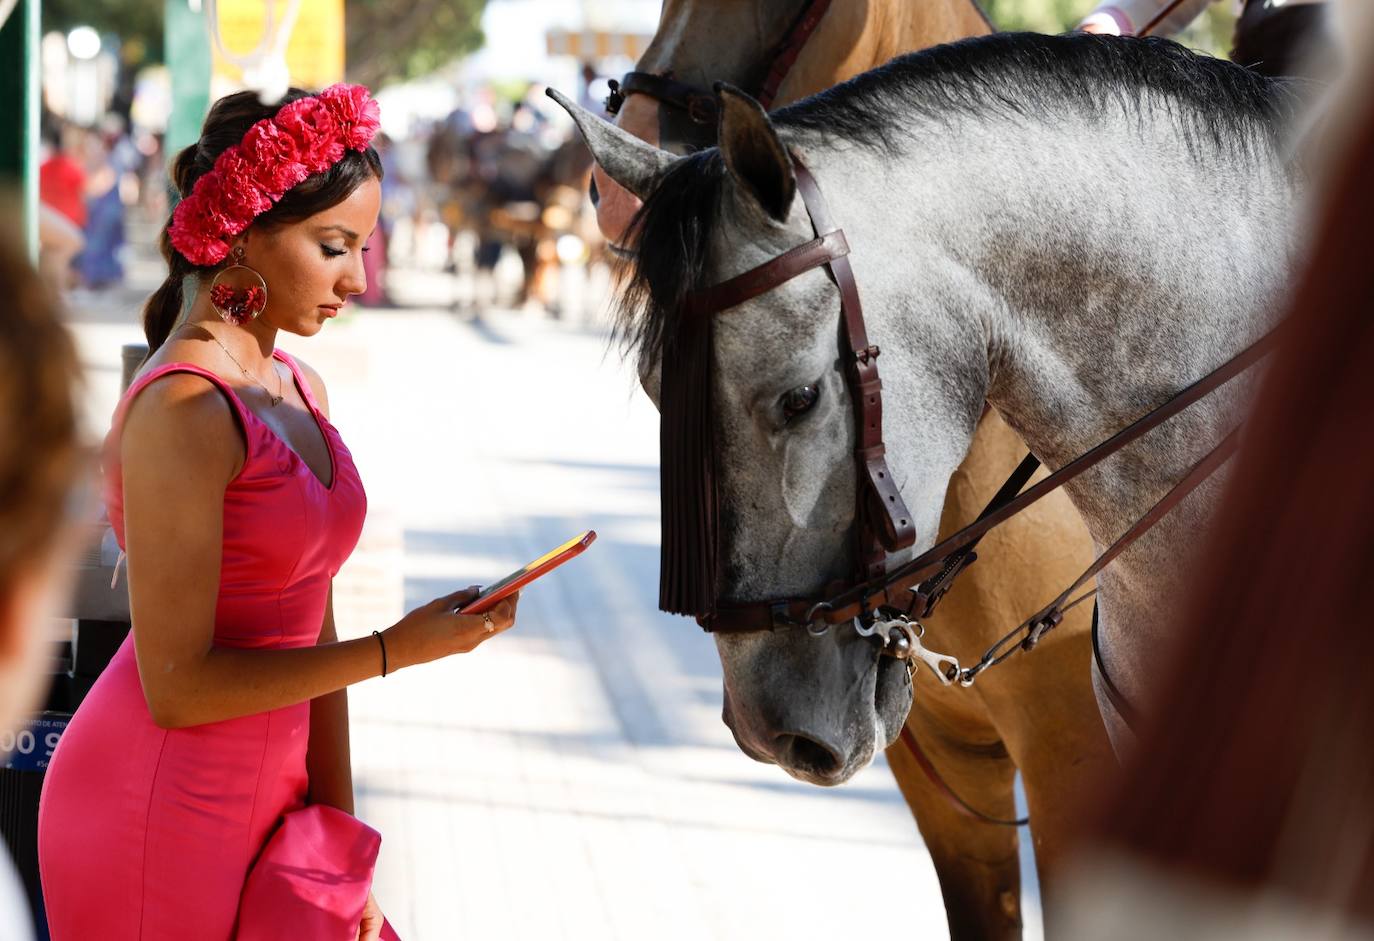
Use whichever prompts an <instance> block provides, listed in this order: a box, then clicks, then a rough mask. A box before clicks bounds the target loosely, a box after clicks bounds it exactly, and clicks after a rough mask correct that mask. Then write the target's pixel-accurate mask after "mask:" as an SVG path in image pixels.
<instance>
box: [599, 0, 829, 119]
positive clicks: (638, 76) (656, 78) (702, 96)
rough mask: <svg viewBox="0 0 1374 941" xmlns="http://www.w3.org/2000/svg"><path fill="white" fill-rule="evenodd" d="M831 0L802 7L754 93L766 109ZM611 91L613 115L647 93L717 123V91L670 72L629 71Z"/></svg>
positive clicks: (609, 99)
mask: <svg viewBox="0 0 1374 941" xmlns="http://www.w3.org/2000/svg"><path fill="white" fill-rule="evenodd" d="M830 2H831V0H809V2H808V3H807V4H806V6H805V7H803V8H802V11H801V13H800V14H798V16H797V19H796V20H795V21H794V22H793V23H792V26H791V27H790V28H789V29H788V30H787V32H786V34H784V36H783V38H782V42H781V43H779V45H778V47H777V49H776V51H775V52H774V53H773V62H772V65H771V66H769V68H768V74H767V75H765V76H764V78H763V81H762V82H761V83H759V87H758V88H756V89H753V90H752V92H751V94H752V97H753V98H754V100H755V101H757V102H758V103H759V104H760V105H762V106H763V109H764V110H765V111H767V110H768V109H769V108H771V107H772V106H773V101H774V100H775V99H776V98H777V97H778V89H779V88H781V87H782V83H783V80H784V79H786V78H787V73H788V72H790V71H791V70H792V66H793V65H795V64H796V61H797V57H798V56H800V55H801V52H802V50H803V49H805V48H806V43H807V40H809V39H810V38H811V34H812V33H814V32H815V31H816V27H817V26H819V25H820V22H821V17H823V16H825V11H826V10H828V9H830ZM610 86H611V93H610V95H608V96H607V98H606V111H607V112H608V113H610V114H612V115H615V114H619V113H620V107H621V105H623V104H624V103H625V99H626V98H627V97H628V96H630V95H636V94H638V95H647V96H649V97H650V98H653V99H654V100H656V101H658V102H659V103H660V104H665V105H671V106H673V107H675V108H679V109H681V110H682V111H684V112H686V113H687V116H688V117H690V118H691V119H692V121H693V123H695V124H703V125H708V126H710V127H711V128H713V129H714V128H715V126H716V117H717V113H718V111H719V105H718V104H717V103H716V96H715V93H714V92H712V91H711V90H710V89H709V88H702V87H700V86H698V85H690V84H688V83H686V82H679V81H677V80H676V79H674V78H673V75H672V73H671V72H668V73H666V74H664V75H655V74H653V73H652V72H626V73H625V77H624V78H622V79H621V80H620V81H618V82H617V81H615V80H614V79H612V80H611V83H610Z"/></svg>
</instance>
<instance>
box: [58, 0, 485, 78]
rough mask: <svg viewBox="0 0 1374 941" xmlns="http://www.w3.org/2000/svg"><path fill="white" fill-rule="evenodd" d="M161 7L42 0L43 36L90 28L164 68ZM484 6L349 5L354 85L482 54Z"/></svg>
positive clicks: (466, 1) (375, 0)
mask: <svg viewBox="0 0 1374 941" xmlns="http://www.w3.org/2000/svg"><path fill="white" fill-rule="evenodd" d="M277 2H278V3H282V2H284V0H277ZM164 3H165V0H100V2H98V3H93V2H92V0H43V31H44V32H47V31H49V30H60V31H62V32H67V31H69V30H71V29H73V28H74V27H77V26H91V27H94V28H95V30H96V31H97V32H100V33H102V34H110V35H115V36H118V37H119V39H120V41H121V43H122V44H123V46H124V47H125V48H126V50H128V49H130V48H132V49H135V50H137V51H138V52H139V53H140V54H138V55H136V56H134V57H133V63H134V64H137V63H138V62H140V61H148V62H160V61H162V58H163V50H162V20H163V6H164ZM485 6H486V0H346V2H345V4H344V17H345V36H346V40H345V41H346V43H347V46H348V48H347V52H346V58H345V62H346V63H347V71H348V77H349V79H350V80H351V81H355V82H362V83H364V84H367V85H378V84H381V83H383V82H386V81H388V80H392V79H405V78H413V77H415V76H417V75H424V74H426V73H428V72H432V71H434V70H435V69H437V68H439V67H440V66H442V65H444V64H445V63H447V62H451V61H452V60H454V59H456V58H458V57H460V56H463V55H466V54H467V53H469V52H472V51H473V50H475V49H478V48H480V47H481V45H482V30H481V26H480V22H481V17H482V9H483V7H485ZM126 61H129V60H128V58H126Z"/></svg>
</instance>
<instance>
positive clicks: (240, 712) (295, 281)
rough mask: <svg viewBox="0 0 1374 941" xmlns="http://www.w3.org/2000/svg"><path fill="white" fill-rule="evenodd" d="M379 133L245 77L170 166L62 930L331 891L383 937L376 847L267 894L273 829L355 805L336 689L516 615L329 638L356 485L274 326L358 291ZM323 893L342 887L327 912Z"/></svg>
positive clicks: (118, 481) (215, 924) (109, 489)
mask: <svg viewBox="0 0 1374 941" xmlns="http://www.w3.org/2000/svg"><path fill="white" fill-rule="evenodd" d="M376 130H377V105H376V103H375V102H373V101H372V100H371V98H370V97H369V96H368V94H367V91H366V89H363V88H361V87H359V86H347V85H336V86H333V87H332V88H329V89H326V90H325V91H323V92H321V93H319V94H318V95H308V94H306V93H304V92H300V91H297V90H292V91H291V92H290V93H289V94H288V95H287V97H286V98H285V99H284V100H283V102H282V103H281V104H279V105H274V106H264V105H262V104H261V103H260V102H259V100H258V98H257V96H256V95H255V94H253V93H247V92H245V93H240V94H236V95H230V96H229V97H227V98H224V99H222V100H220V101H219V102H217V103H216V104H215V106H214V107H213V108H212V109H211V111H210V114H209V116H208V117H207V118H206V121H205V126H204V129H203V131H202V134H201V137H200V140H199V141H198V142H197V143H196V144H195V145H193V146H191V147H188V148H187V149H186V150H184V151H182V153H181V154H180V156H179V157H178V158H177V159H176V162H175V164H174V167H173V175H174V180H175V183H176V186H177V189H178V190H179V191H180V192H181V193H182V194H183V195H185V197H186V198H184V199H183V200H182V202H181V203H180V204H179V205H178V206H177V208H176V210H175V211H174V213H173V214H172V218H171V220H170V221H169V223H168V225H167V228H166V229H165V230H164V232H163V236H162V248H163V253H164V255H165V256H166V257H167V259H168V264H169V268H170V271H169V274H168V277H167V280H166V281H165V282H164V283H163V285H162V286H161V287H160V288H159V289H158V291H157V292H156V293H155V294H154V295H153V296H152V298H151V299H150V300H149V302H148V305H147V307H146V309H145V312H144V329H145V332H146V334H147V336H148V345H149V350H150V356H149V359H148V361H147V362H146V363H145V365H144V367H143V369H142V371H141V374H140V375H139V376H138V377H137V378H136V379H135V381H134V382H133V384H132V385H131V386H130V388H129V390H128V392H127V393H126V394H125V397H124V399H123V400H122V401H121V403H120V405H119V407H118V408H117V409H116V412H115V416H114V422H113V427H112V429H111V432H110V437H109V439H108V442H107V455H106V493H105V499H106V504H107V508H108V510H109V515H110V520H111V523H112V525H113V526H114V529H115V533H116V535H117V536H118V537H119V539H120V543H121V546H122V547H123V548H124V549H125V550H126V552H127V559H128V579H129V596H130V604H131V611H132V620H133V631H132V633H131V634H130V638H129V639H128V640H126V641H125V643H124V645H123V647H121V648H120V650H119V652H118V653H117V654H116V655H115V657H114V659H113V660H112V661H111V663H110V665H109V667H108V668H107V669H106V670H105V672H104V674H103V675H102V676H101V678H100V680H99V682H98V683H97V684H96V685H95V687H94V688H93V689H92V690H91V692H90V694H89V695H88V696H87V697H86V699H85V701H84V702H83V704H82V706H81V708H80V710H79V711H78V712H77V714H76V716H75V718H74V719H73V720H72V723H71V725H70V727H69V728H68V730H67V732H66V734H65V735H64V736H63V739H62V742H61V744H60V745H59V747H58V749H57V753H56V754H55V755H54V758H53V762H52V765H51V767H50V769H49V771H48V775H47V780H46V782H45V784H44V791H43V799H42V806H41V808H40V812H39V855H40V863H41V867H42V875H43V883H44V900H45V904H46V906H47V909H48V914H49V918H50V922H51V926H52V936H53V938H54V941H67V939H87V938H101V939H126V938H129V939H131V938H142V939H161V938H187V937H194V938H197V939H201V938H204V939H213V938H230V937H232V936H235V935H236V933H237V936H238V937H240V938H245V937H254V938H258V937H276V936H280V937H302V938H304V937H312V938H313V937H320V936H321V933H320V932H321V931H322V930H323V929H320V928H319V927H318V925H319V924H320V923H321V922H320V916H321V913H322V911H323V914H324V915H326V916H335V915H337V916H338V918H336V919H335V921H332V922H329V923H330V924H331V925H336V924H337V923H338V921H339V920H340V919H342V920H345V921H347V925H345V929H346V930H343V931H340V932H336V933H335V934H334V935H332V936H338V937H348V938H350V939H351V938H354V937H357V938H361V939H366V941H371V939H375V938H377V937H379V932H381V928H382V916H381V913H380V911H379V910H378V907H377V904H376V901H375V900H374V899H373V898H372V897H371V893H370V892H366V893H365V894H363V893H361V892H357V887H358V885H359V884H360V883H361V884H362V885H363V886H366V885H370V880H371V871H370V862H371V861H370V859H369V860H367V866H366V871H365V872H364V873H363V874H362V875H361V877H359V876H358V874H357V869H356V867H355V868H353V869H350V870H349V873H350V875H349V876H348V877H347V878H343V877H340V878H336V879H329V878H323V877H322V878H320V879H318V880H316V882H315V883H314V884H313V886H312V887H311V891H314V892H319V893H323V894H324V896H325V897H324V898H323V899H320V898H316V899H315V907H314V909H312V910H310V911H305V910H297V909H293V908H290V907H287V908H286V909H283V910H277V908H276V907H275V906H276V905H277V904H279V903H281V902H282V900H284V899H285V900H292V901H299V897H298V896H299V893H298V894H297V895H293V894H292V893H291V892H278V893H277V894H276V895H272V894H271V892H267V893H266V895H267V896H268V897H270V899H271V900H272V903H271V904H270V905H267V906H265V907H266V908H267V909H269V910H266V911H264V910H263V909H264V905H263V904H262V899H263V898H264V893H263V892H261V891H259V889H260V888H261V886H260V885H259V884H258V882H257V881H256V880H258V877H259V875H260V874H261V872H262V870H264V868H265V866H266V863H265V862H264V860H266V859H267V858H268V857H269V856H271V855H272V854H273V853H274V848H275V847H276V846H277V838H276V837H275V836H273V831H274V830H278V831H279V833H278V835H280V834H281V833H285V832H288V829H289V828H288V827H287V826H286V825H285V824H284V823H283V821H290V820H292V819H300V818H299V817H295V816H294V814H295V813H297V812H300V813H304V811H301V808H302V807H303V806H305V805H326V807H332V808H338V809H339V810H340V811H343V812H347V813H351V811H352V809H353V794H352V781H351V773H350V770H349V754H348V731H347V721H348V707H347V700H346V698H345V694H344V692H343V690H344V688H345V687H346V686H348V685H349V684H351V683H357V682H359V681H360V680H365V679H368V678H370V677H374V676H385V675H386V674H387V673H389V672H394V671H396V670H398V669H402V668H404V667H407V666H410V665H411V664H416V663H423V662H426V661H429V660H434V659H437V658H439V657H443V656H447V655H449V654H453V653H463V652H467V651H470V650H472V649H473V648H474V647H476V646H477V645H478V644H479V643H481V641H483V640H484V639H486V638H487V637H489V636H491V635H492V634H494V633H496V632H499V631H502V630H505V629H506V628H508V627H510V626H511V625H512V623H513V620H514V614H515V603H514V601H512V602H510V603H508V604H504V605H502V606H501V607H499V608H497V609H495V610H494V611H493V612H492V613H491V614H490V615H484V616H480V617H471V616H463V615H458V614H455V613H454V612H455V609H456V608H457V607H459V606H461V605H462V604H463V603H464V602H465V601H466V600H467V599H469V598H470V597H471V596H472V594H473V592H472V591H471V590H467V591H460V592H456V593H454V594H452V595H448V596H447V597H444V598H439V599H437V600H435V601H433V602H431V603H430V604H428V605H425V606H424V607H422V608H419V609H417V610H415V611H412V612H410V613H409V614H407V615H406V616H405V617H404V618H402V619H401V620H400V621H399V622H398V623H396V624H395V625H393V626H391V627H389V628H387V629H386V630H385V631H380V632H378V631H374V632H373V636H371V637H365V638H360V639H357V640H352V641H345V642H342V643H341V642H339V641H338V640H337V638H336V636H335V631H334V616H333V610H332V602H331V589H330V583H331V579H332V577H333V575H334V574H335V573H336V572H337V571H338V570H339V567H340V566H341V565H342V564H343V562H344V560H345V559H346V558H347V557H348V555H349V553H350V552H351V551H352V549H353V547H354V545H355V544H356V542H357V539H358V534H359V532H360V530H361V528H362V523H363V516H364V513H365V497H364V494H363V489H362V485H361V483H360V481H359V479H358V474H357V471H356V469H355V468H354V466H353V461H352V459H351V458H350V456H349V453H348V450H347V448H345V447H344V444H343V442H342V440H341V439H340V437H339V434H338V432H337V431H336V430H335V428H334V426H333V425H331V424H330V423H329V405H328V397H327V395H326V392H325V387H324V384H323V382H322V381H321V380H320V377H319V376H318V375H317V374H316V373H315V372H314V371H313V370H312V369H310V368H309V367H308V366H306V365H304V364H303V363H300V362H297V361H296V360H294V359H292V358H291V357H290V356H287V355H286V354H285V353H282V352H281V351H279V350H276V349H275V344H276V338H277V335H278V333H279V332H281V331H285V332H287V333H292V334H296V335H299V336H312V335H314V334H315V333H318V332H319V331H320V329H321V328H322V327H323V326H324V324H325V322H326V321H328V320H329V319H330V318H332V317H334V316H336V315H337V314H338V312H339V309H340V308H341V307H343V305H344V304H345V302H346V301H347V300H348V298H349V297H350V296H351V295H354V294H358V293H361V292H362V291H363V290H364V289H365V287H366V283H365V279H364V275H363V263H362V255H361V252H362V251H363V246H364V243H365V242H366V240H367V237H368V235H369V233H371V232H372V230H373V227H374V226H375V225H376V222H377V214H378V207H379V202H380V193H381V188H380V178H381V175H382V169H381V163H380V161H379V159H378V157H377V153H376V151H375V150H373V149H372V147H371V146H370V142H371V140H372V137H373V135H374V134H375V133H376ZM187 277H192V278H194V279H195V282H196V288H197V289H196V290H195V294H194V298H193V300H192V302H191V305H190V308H189V312H188V314H187V316H186V321H185V322H184V323H181V324H180V325H178V316H179V312H180V310H181V308H182V285H183V281H184V279H186V278H187ZM315 809H316V807H315V806H311V807H310V808H309V810H310V811H314V810H315ZM320 819H325V820H329V821H337V820H338V819H339V815H337V813H336V812H333V811H330V812H329V813H328V814H325V815H322V816H321V818H320ZM342 819H344V820H349V821H351V820H352V818H351V817H344V818H342ZM279 825H280V826H279ZM291 832H296V831H291ZM367 832H368V833H370V832H371V831H367ZM372 836H373V837H375V834H372ZM269 837H272V840H271V843H270V844H269V843H268V841H269ZM265 845H266V849H264V847H265ZM372 852H373V853H375V843H374V844H373V849H372ZM260 856H261V857H262V858H259V857H260ZM318 865H319V864H318V863H314V862H312V863H311V864H310V866H307V867H304V869H297V870H296V873H297V875H300V874H301V873H302V872H303V871H304V870H305V869H309V870H312V871H313V869H314V868H316V867H317V866H318ZM277 871H278V872H281V871H282V870H281V869H280V867H279V868H278V870H277ZM331 890H337V891H338V892H339V893H340V894H341V896H348V899H347V900H346V901H347V904H345V901H340V902H339V905H341V906H344V907H345V908H346V907H347V906H348V905H352V904H353V901H352V900H353V899H354V898H356V903H357V904H356V908H353V909H352V910H343V911H334V912H331V911H329V910H328V909H329V908H330V906H331V905H332V904H333V902H332V901H331V899H330V898H329V897H328V896H329V892H330V891H331ZM350 892H353V893H355V894H353V895H350ZM240 896H242V901H241V899H240ZM307 916H309V917H310V918H311V919H312V920H310V921H309V925H310V926H311V927H304V925H305V922H302V921H298V919H303V918H305V917H307ZM327 920H328V919H327V918H326V921H327ZM250 923H251V924H252V925H253V926H254V927H253V928H251V929H250V928H247V927H245V926H246V925H248V924H250ZM236 924H237V928H236ZM268 929H270V930H268ZM331 930H332V929H331ZM387 934H389V932H388V933H387ZM387 934H383V935H380V936H383V937H385V936H387Z"/></svg>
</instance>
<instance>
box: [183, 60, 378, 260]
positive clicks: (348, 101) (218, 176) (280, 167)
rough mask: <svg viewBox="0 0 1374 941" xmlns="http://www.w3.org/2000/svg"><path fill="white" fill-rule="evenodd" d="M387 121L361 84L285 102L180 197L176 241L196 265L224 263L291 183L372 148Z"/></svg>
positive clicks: (340, 85)
mask: <svg viewBox="0 0 1374 941" xmlns="http://www.w3.org/2000/svg"><path fill="white" fill-rule="evenodd" d="M380 123H381V121H380V112H379V109H378V107H377V102H375V101H374V100H372V96H371V95H370V94H369V93H368V90H367V89H366V88H364V87H363V86H361V85H345V84H343V83H340V84H338V85H331V86H330V87H328V88H326V89H325V90H324V91H322V92H320V93H319V94H318V95H312V96H310V97H309V98H301V99H299V100H297V101H293V102H291V103H290V104H288V105H284V106H283V107H282V109H281V110H280V111H278V112H277V113H276V114H275V115H274V116H272V117H270V118H264V119H263V120H261V121H259V122H258V123H257V124H254V125H253V126H252V127H250V128H249V129H248V133H247V134H245V135H244V136H243V140H242V142H240V143H239V144H238V145H237V146H234V147H230V148H228V149H227V150H225V151H224V152H223V153H221V154H220V155H219V156H218V157H216V158H215V165H214V167H213V169H211V170H210V172H209V173H207V174H205V175H204V176H202V177H201V178H200V179H198V180H196V185H195V186H193V187H192V188H191V193H190V195H189V196H187V197H186V198H185V199H183V200H182V201H181V202H180V203H178V204H177V208H176V211H175V212H173V213H172V224H171V225H170V226H168V228H167V234H168V237H169V238H170V239H171V241H172V247H174V248H175V249H176V250H177V251H179V252H181V254H182V255H184V256H185V257H186V260H187V261H189V262H191V263H192V264H194V265H214V264H218V263H219V262H221V261H223V260H224V257H225V256H226V255H228V254H229V244H230V242H232V241H233V239H234V236H236V235H238V234H239V233H240V232H242V231H243V230H244V229H246V228H248V226H249V225H250V224H251V223H252V221H253V220H254V219H255V218H257V217H258V216H259V215H261V214H262V213H264V212H266V211H267V210H269V209H271V208H272V204H273V203H275V202H276V201H277V200H279V199H281V198H282V196H283V195H284V194H285V193H286V191H287V190H289V189H291V187H293V186H295V185H296V184H297V183H299V182H301V181H302V180H304V179H305V178H306V177H308V176H310V175H311V174H314V173H323V172H325V171H326V170H328V169H329V168H330V167H332V166H333V165H334V164H336V163H338V162H339V161H340V160H342V159H343V156H344V153H345V152H346V150H366V149H367V146H368V144H370V143H371V142H372V138H373V136H374V135H376V133H377V128H378V127H379V125H380Z"/></svg>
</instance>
